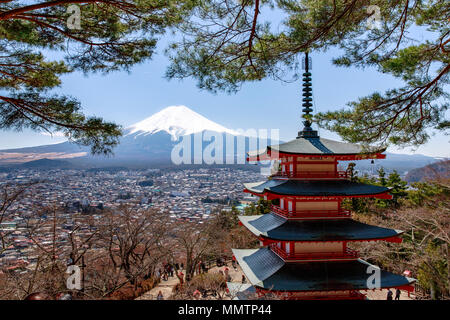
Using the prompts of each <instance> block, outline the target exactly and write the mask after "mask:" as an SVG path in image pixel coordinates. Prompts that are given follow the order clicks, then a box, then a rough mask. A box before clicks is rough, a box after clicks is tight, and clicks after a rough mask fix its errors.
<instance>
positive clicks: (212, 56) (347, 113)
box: [167, 0, 450, 146]
mask: <svg viewBox="0 0 450 320" xmlns="http://www.w3.org/2000/svg"><path fill="white" fill-rule="evenodd" d="M369 5H375V6H377V7H378V8H379V9H380V12H379V13H380V15H379V16H380V19H381V21H380V28H372V29H370V28H368V22H369V20H370V19H372V18H373V17H370V16H371V15H372V14H373V12H370V11H368V8H369ZM273 8H275V10H277V12H281V14H282V15H283V17H284V19H283V20H281V22H280V23H278V24H275V23H273V22H272V21H271V20H270V18H269V17H268V16H267V13H268V12H269V11H270V10H271V9H273ZM449 17H450V5H449V2H448V1H445V0H430V1H414V2H412V1H407V0H394V1H382V0H371V1H357V0H354V1H347V0H320V1H317V0H249V1H240V0H202V1H200V5H199V6H198V7H197V8H195V10H194V11H193V15H192V17H191V19H189V20H186V21H185V23H184V24H182V25H181V27H180V29H181V30H182V31H183V32H184V37H183V39H182V40H181V41H178V42H176V43H173V44H172V46H171V48H170V49H169V50H168V53H169V56H170V59H171V61H172V64H171V66H170V68H169V69H168V71H167V76H168V77H169V78H185V77H194V78H196V79H197V81H198V86H199V87H200V88H203V89H206V90H210V91H213V92H215V91H218V90H225V91H228V92H235V91H237V90H239V89H240V87H241V85H242V83H244V82H253V81H259V80H262V79H264V78H267V77H271V78H274V79H277V80H278V79H283V80H292V79H291V78H293V79H297V76H296V75H295V74H299V66H300V63H299V62H300V60H299V57H300V54H301V53H303V52H305V51H306V50H314V51H326V50H328V49H329V48H332V47H335V48H339V49H342V51H343V55H342V56H341V57H337V58H335V59H334V60H333V63H334V64H335V65H338V66H343V67H350V66H355V67H361V68H366V67H375V68H377V69H378V70H379V71H380V72H382V73H385V74H389V75H392V76H393V77H396V78H398V79H399V80H400V81H403V82H404V86H402V87H400V88H396V89H390V90H388V91H387V92H385V93H379V92H374V93H373V94H370V95H368V96H366V97H361V98H359V99H358V100H357V101H353V102H349V103H348V107H347V108H343V109H341V110H339V111H335V112H326V113H319V114H317V115H316V116H315V117H314V121H316V122H318V123H319V125H321V126H323V127H325V128H327V129H330V130H333V131H335V132H337V133H339V134H340V135H341V136H342V137H343V138H344V139H345V140H346V141H350V142H363V143H364V144H379V145H382V146H384V145H385V144H387V143H393V144H397V145H410V144H414V145H418V144H422V143H425V142H426V141H427V140H428V138H429V133H428V132H427V131H426V130H425V129H426V128H430V127H434V128H436V129H439V130H447V129H448V121H447V120H446V119H445V117H444V113H445V111H446V110H447V109H448V98H449V95H448V93H446V91H445V85H446V84H448V83H449V77H448V71H449V70H450V64H449V55H448V52H449V48H448V43H449V30H450V29H449V24H448V19H449ZM422 32H426V37H423V36H422ZM427 38H428V39H427ZM292 74H294V75H293V77H290V76H291V75H292Z"/></svg>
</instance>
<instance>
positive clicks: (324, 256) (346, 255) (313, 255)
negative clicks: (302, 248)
mask: <svg viewBox="0 0 450 320" xmlns="http://www.w3.org/2000/svg"><path fill="white" fill-rule="evenodd" d="M270 249H271V250H272V251H273V252H274V253H275V254H277V255H278V256H279V257H280V258H281V259H283V260H285V261H286V260H336V259H337V260H340V259H357V258H358V257H359V252H358V251H356V250H351V249H348V248H347V249H345V251H343V252H302V253H300V252H289V253H287V252H286V251H285V250H283V249H281V248H280V247H278V245H277V244H276V243H272V244H271V245H270Z"/></svg>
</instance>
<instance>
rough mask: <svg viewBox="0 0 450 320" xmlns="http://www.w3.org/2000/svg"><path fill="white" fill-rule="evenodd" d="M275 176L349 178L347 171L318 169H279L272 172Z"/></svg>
mask: <svg viewBox="0 0 450 320" xmlns="http://www.w3.org/2000/svg"><path fill="white" fill-rule="evenodd" d="M272 177H274V178H291V179H349V178H350V177H349V175H348V173H347V171H317V172H292V171H278V172H276V173H274V174H272Z"/></svg>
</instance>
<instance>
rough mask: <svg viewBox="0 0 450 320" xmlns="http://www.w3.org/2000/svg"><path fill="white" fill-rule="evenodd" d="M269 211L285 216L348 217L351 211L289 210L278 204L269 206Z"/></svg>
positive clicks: (305, 217)
mask: <svg viewBox="0 0 450 320" xmlns="http://www.w3.org/2000/svg"><path fill="white" fill-rule="evenodd" d="M270 209H271V211H272V212H274V213H276V214H278V215H280V216H282V217H285V218H299V219H302V218H304V219H311V218H349V217H350V216H351V212H350V211H349V210H342V209H341V210H297V211H289V210H286V209H282V208H280V207H278V206H274V205H272V206H271V208H270Z"/></svg>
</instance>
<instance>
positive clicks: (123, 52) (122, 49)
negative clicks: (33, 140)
mask: <svg viewBox="0 0 450 320" xmlns="http://www.w3.org/2000/svg"><path fill="white" fill-rule="evenodd" d="M194 3H195V1H181V0H131V1H128V0H127V1H106V0H104V1H102V0H100V1H91V0H88V1H83V2H82V3H80V2H78V1H73V2H72V1H63V2H57V1H40V2H39V4H37V5H36V4H33V3H30V2H29V1H22V0H17V1H3V2H2V3H0V51H2V55H1V57H0V89H1V91H2V93H1V95H0V112H1V113H0V129H16V130H22V129H24V128H31V129H34V130H39V131H41V130H44V131H47V132H54V131H61V132H63V133H64V134H65V136H66V137H68V138H69V139H70V140H72V141H74V142H76V143H79V144H82V145H88V146H91V151H92V153H94V154H99V153H102V154H109V153H111V152H112V149H113V147H114V146H115V145H116V144H117V143H118V138H119V137H120V135H121V128H120V127H119V126H118V125H116V124H114V123H111V122H107V121H104V120H103V119H102V118H99V117H87V116H85V115H84V114H83V113H82V111H81V106H80V104H79V102H78V101H76V100H75V99H74V98H72V97H67V96H57V95H54V94H51V93H50V91H51V89H54V88H55V87H58V86H59V85H60V84H61V80H60V76H62V75H64V74H67V73H70V72H74V71H77V70H79V71H82V72H84V73H89V72H102V73H108V72H111V71H116V70H129V69H130V67H131V66H133V65H135V64H137V63H142V62H144V61H145V60H147V59H149V58H151V57H152V55H153V53H154V50H155V47H156V43H157V39H158V37H159V36H160V35H162V34H163V33H164V32H165V30H166V29H167V28H169V27H171V26H173V25H175V24H177V23H180V22H181V21H182V20H183V19H184V17H185V16H186V15H187V14H189V12H190V10H191V9H192V6H193V4H194ZM72 4H77V5H78V7H79V8H80V14H81V17H80V18H81V19H80V22H81V29H80V30H76V29H69V27H68V24H67V21H68V19H69V16H70V14H69V13H67V9H68V7H69V6H70V5H72ZM43 52H46V53H51V54H52V55H53V54H57V55H60V56H62V57H63V58H64V61H48V60H46V58H45V56H44V54H43Z"/></svg>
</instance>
